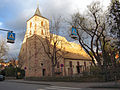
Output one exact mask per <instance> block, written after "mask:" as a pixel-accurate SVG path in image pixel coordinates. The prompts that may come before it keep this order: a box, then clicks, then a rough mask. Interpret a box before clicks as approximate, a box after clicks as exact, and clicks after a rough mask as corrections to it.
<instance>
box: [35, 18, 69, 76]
mask: <svg viewBox="0 0 120 90" xmlns="http://www.w3.org/2000/svg"><path fill="white" fill-rule="evenodd" d="M50 24H51V25H50V30H51V33H50V35H49V36H46V37H45V42H43V41H42V40H41V39H40V38H39V37H37V38H38V39H39V40H40V42H41V43H42V46H43V48H44V51H45V53H46V55H47V56H48V58H49V59H50V60H51V61H50V62H51V65H52V66H51V67H52V76H54V75H55V67H56V65H57V63H58V62H59V61H61V58H64V56H65V55H66V54H67V53H68V52H66V51H64V49H65V48H64V47H63V44H68V43H67V42H65V41H64V40H63V38H60V36H58V35H59V30H60V26H61V17H59V18H57V19H54V20H51V23H50ZM53 33H54V34H53Z"/></svg>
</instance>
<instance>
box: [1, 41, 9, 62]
mask: <svg viewBox="0 0 120 90" xmlns="http://www.w3.org/2000/svg"><path fill="white" fill-rule="evenodd" d="M7 53H8V46H7V44H6V42H5V40H4V39H1V41H0V62H2V61H3V60H5V59H6V58H5V56H6V55H7Z"/></svg>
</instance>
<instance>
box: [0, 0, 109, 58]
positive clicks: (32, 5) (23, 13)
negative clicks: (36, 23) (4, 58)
mask: <svg viewBox="0 0 120 90" xmlns="http://www.w3.org/2000/svg"><path fill="white" fill-rule="evenodd" d="M93 1H100V2H101V5H102V7H103V9H104V10H106V8H107V6H108V5H109V3H110V0H0V29H1V28H2V29H8V30H12V31H13V32H15V33H16V40H15V43H14V44H9V43H8V46H9V54H8V56H17V55H18V54H19V51H20V48H21V44H22V41H23V38H24V34H25V31H26V21H27V20H28V19H29V18H30V17H32V16H33V15H34V12H35V10H36V8H37V2H39V9H40V12H41V14H42V16H44V17H46V18H48V19H49V18H50V17H53V16H54V17H56V16H62V17H64V18H67V17H69V16H70V15H72V14H73V13H75V12H77V11H79V12H81V13H84V12H85V11H86V10H87V5H89V4H91V3H92V2H93ZM65 36H66V35H65ZM68 36H69V35H67V37H66V38H67V39H69V38H70V37H68ZM1 37H2V38H5V39H6V37H7V32H3V31H0V38H1ZM6 41H7V39H6Z"/></svg>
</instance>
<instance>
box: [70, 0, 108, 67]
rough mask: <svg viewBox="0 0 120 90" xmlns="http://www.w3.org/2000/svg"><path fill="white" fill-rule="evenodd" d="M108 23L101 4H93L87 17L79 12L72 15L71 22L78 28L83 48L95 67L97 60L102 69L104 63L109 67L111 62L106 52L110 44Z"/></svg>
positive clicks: (89, 7)
mask: <svg viewBox="0 0 120 90" xmlns="http://www.w3.org/2000/svg"><path fill="white" fill-rule="evenodd" d="M106 21H107V20H106V13H105V12H103V10H102V8H101V7H100V2H93V3H92V4H90V5H89V6H88V12H87V13H86V14H85V15H82V14H80V13H79V12H77V13H75V14H73V15H72V18H71V21H70V22H69V23H70V25H71V26H73V27H75V28H76V30H77V35H78V40H79V43H80V45H81V46H82V48H83V49H84V50H85V51H86V52H87V53H88V55H89V56H90V57H91V59H92V61H93V63H94V65H95V66H96V63H95V60H96V61H97V64H98V66H100V67H102V62H103V65H107V64H108V63H109V61H110V58H109V57H110V55H109V53H108V52H107V50H106V46H107V44H108V43H109V42H110V39H109V38H110V37H109V33H108V29H107V28H108V25H107V22H106Z"/></svg>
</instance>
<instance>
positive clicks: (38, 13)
mask: <svg viewBox="0 0 120 90" xmlns="http://www.w3.org/2000/svg"><path fill="white" fill-rule="evenodd" d="M34 15H38V16H42V15H41V13H40V10H39V0H37V9H36V11H35V14H34Z"/></svg>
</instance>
